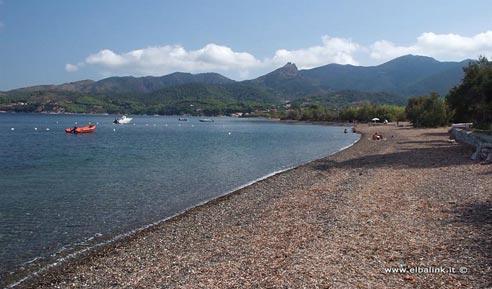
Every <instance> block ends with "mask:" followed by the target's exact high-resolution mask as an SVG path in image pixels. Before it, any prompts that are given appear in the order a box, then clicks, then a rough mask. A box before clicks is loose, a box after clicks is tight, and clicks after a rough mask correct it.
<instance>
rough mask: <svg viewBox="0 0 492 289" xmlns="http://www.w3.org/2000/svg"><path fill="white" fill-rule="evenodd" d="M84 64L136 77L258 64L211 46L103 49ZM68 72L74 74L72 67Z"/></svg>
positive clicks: (240, 53) (258, 62) (236, 68)
mask: <svg viewBox="0 0 492 289" xmlns="http://www.w3.org/2000/svg"><path fill="white" fill-rule="evenodd" d="M85 63H86V64H90V65H99V66H102V67H105V68H107V69H111V70H114V71H128V72H133V73H137V74H164V73H170V72H174V71H187V72H209V71H229V70H244V69H248V68H251V67H256V66H258V65H261V62H260V61H259V60H257V59H256V58H255V57H254V56H253V55H251V54H249V53H246V52H235V51H233V50H232V49H231V48H229V47H226V46H221V45H217V44H213V43H212V44H208V45H206V46H205V47H203V48H201V49H198V50H193V51H187V50H186V49H184V48H183V47H181V46H179V45H173V46H171V45H166V46H157V47H148V48H144V49H137V50H133V51H130V52H126V53H121V54H117V53H115V52H113V51H111V50H109V49H104V50H101V51H99V52H97V53H95V54H92V55H89V56H88V57H87V58H86V59H85ZM78 66H80V64H79V65H78ZM66 68H68V65H67V67H66ZM70 69H71V71H75V70H74V67H72V66H70ZM67 71H68V69H67Z"/></svg>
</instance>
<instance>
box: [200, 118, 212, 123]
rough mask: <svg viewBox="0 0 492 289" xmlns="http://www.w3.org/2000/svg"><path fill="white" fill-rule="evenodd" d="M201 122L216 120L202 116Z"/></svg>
mask: <svg viewBox="0 0 492 289" xmlns="http://www.w3.org/2000/svg"><path fill="white" fill-rule="evenodd" d="M200 122H214V120H213V119H210V118H202V119H200Z"/></svg>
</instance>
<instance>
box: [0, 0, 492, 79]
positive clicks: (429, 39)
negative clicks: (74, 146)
mask: <svg viewBox="0 0 492 289" xmlns="http://www.w3.org/2000/svg"><path fill="white" fill-rule="evenodd" d="M0 1H1V0H0ZM406 54H416V55H425V56H431V57H434V58H436V59H438V60H453V61H460V60H464V59H466V58H477V57H478V56H479V55H485V56H488V57H490V56H492V55H491V54H492V31H486V32H483V33H479V34H477V35H475V36H471V37H466V36H460V35H457V34H436V33H432V32H427V33H423V34H421V35H420V36H419V37H418V38H417V39H416V40H415V42H414V43H413V44H411V45H407V46H405V45H397V44H395V43H393V42H391V41H388V40H379V41H375V42H374V43H373V44H371V45H369V46H363V45H361V44H358V43H357V42H354V41H352V40H351V39H349V38H337V37H330V36H326V35H325V36H323V37H321V45H317V46H310V47H306V48H301V49H297V50H289V49H278V50H276V51H275V52H274V53H273V55H272V56H271V57H266V58H264V59H263V60H259V59H258V58H256V57H255V56H254V55H253V54H251V53H248V52H237V51H234V50H233V49H232V48H230V47H227V46H223V45H218V44H214V43H210V44H207V45H205V46H204V47H202V48H200V49H197V50H187V49H185V48H184V47H182V46H181V45H164V46H155V47H147V48H142V49H136V50H132V51H129V52H123V53H117V52H114V51H112V50H110V49H103V50H101V51H99V52H97V53H94V54H91V55H89V56H88V57H86V59H85V60H84V61H82V62H79V63H77V64H66V65H65V70H66V71H68V72H75V71H78V70H80V69H81V68H82V67H83V66H92V67H95V68H96V69H98V70H99V73H100V74H103V75H104V76H110V75H123V74H130V75H135V76H140V75H164V74H168V73H172V72H176V71H181V72H191V73H200V72H218V73H222V74H224V75H226V76H228V77H231V78H233V79H246V78H254V77H257V76H258V75H260V74H263V73H266V72H269V71H271V70H273V69H275V68H278V67H280V66H282V65H284V64H285V63H287V62H294V63H296V65H297V66H298V67H299V68H301V69H308V68H313V67H317V66H321V65H326V64H329V63H338V64H353V65H359V64H362V65H368V64H374V62H377V64H380V63H382V62H385V61H388V60H391V59H393V58H396V57H399V56H402V55H406Z"/></svg>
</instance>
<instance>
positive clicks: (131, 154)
mask: <svg viewBox="0 0 492 289" xmlns="http://www.w3.org/2000/svg"><path fill="white" fill-rule="evenodd" d="M114 118H115V116H94V115H36V114H0V276H2V275H4V274H5V273H6V272H12V271H14V270H17V271H18V270H19V267H20V266H22V268H24V269H25V270H28V269H29V267H30V266H34V265H33V264H36V263H39V262H40V260H45V261H47V260H51V261H53V260H55V259H56V258H59V257H60V256H63V254H68V253H70V252H73V251H74V250H80V248H83V247H84V246H91V245H93V244H95V243H97V242H101V241H103V240H107V239H108V238H111V237H112V236H115V235H118V234H122V233H125V232H128V231H130V230H132V229H135V228H138V227H141V226H144V225H146V224H149V223H152V222H155V221H158V220H161V219H164V218H166V217H169V216H171V215H173V214H176V213H178V212H180V211H182V210H184V209H186V208H189V207H190V206H193V205H196V204H198V203H200V202H203V201H206V200H209V199H211V198H214V197H217V196H219V195H222V194H224V193H227V192H229V191H231V190H233V189H235V188H237V187H239V186H242V185H244V184H246V183H249V182H251V181H254V180H256V179H258V178H261V177H263V176H265V175H268V174H270V173H272V172H275V171H279V170H283V169H286V168H289V167H292V166H295V165H298V164H301V163H304V162H307V161H310V160H314V159H316V158H320V157H322V156H325V155H328V154H331V153H333V152H336V151H338V150H340V149H341V148H342V147H345V146H348V145H350V144H352V143H353V142H354V141H356V139H358V135H355V134H351V133H349V134H344V133H343V128H340V127H327V126H318V125H293V124H283V123H278V122H273V121H267V120H260V119H253V120H250V119H235V118H215V122H213V123H201V122H199V121H198V118H193V117H190V118H189V120H188V121H187V122H183V121H178V120H177V117H163V116H159V117H157V116H133V118H134V119H133V123H134V124H127V125H114V124H112V120H113V119H114ZM75 122H77V124H78V126H82V125H86V124H89V123H92V124H97V129H96V132H95V133H93V134H82V135H72V134H66V133H65V132H64V128H66V127H73V126H74V124H75ZM12 128H13V129H14V130H12ZM35 128H37V130H36V129H35ZM47 129H49V130H47ZM40 257H41V258H40ZM32 260H36V262H30V261H32ZM4 276H5V275H4ZM1 283H2V282H0V284H1Z"/></svg>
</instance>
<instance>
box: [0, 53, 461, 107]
mask: <svg viewBox="0 0 492 289" xmlns="http://www.w3.org/2000/svg"><path fill="white" fill-rule="evenodd" d="M469 62H470V60H465V61H461V62H440V61H437V60H435V59H433V58H431V57H425V56H415V55H406V56H402V57H398V58H396V59H393V60H391V61H389V62H386V63H383V64H381V65H378V66H367V67H365V66H354V65H340V64H328V65H325V66H320V67H316V68H312V69H303V70H299V69H298V68H297V66H296V65H295V64H294V63H287V64H286V65H285V66H283V67H281V68H279V69H276V70H274V71H272V72H270V73H268V74H266V75H263V76H260V77H258V78H256V79H252V80H245V81H234V80H231V79H229V78H227V77H225V76H223V75H220V74H218V73H201V74H190V73H181V72H175V73H172V74H169V75H165V76H160V77H154V76H146V77H132V76H125V77H110V78H105V79H102V80H99V81H92V80H82V81H77V82H71V83H65V84H61V85H39V86H31V87H25V88H20V89H15V90H11V91H8V92H4V93H2V94H0V110H12V108H13V107H16V108H19V106H18V103H19V102H22V103H24V106H26V103H27V104H32V105H31V106H29V108H25V109H27V110H29V109H34V107H33V106H36V110H37V111H46V110H56V111H58V112H71V111H72V112H87V110H89V112H105V111H106V112H121V113H124V112H127V113H130V112H137V111H140V112H147V111H146V108H149V107H154V110H155V109H157V110H159V109H160V111H157V112H159V113H161V112H164V113H166V114H167V113H179V112H186V113H188V112H189V110H190V109H189V107H190V106H191V107H193V109H195V110H199V109H202V110H206V109H209V108H210V107H220V108H221V110H219V113H220V112H222V110H223V109H225V108H227V107H229V108H230V109H231V110H234V109H238V110H243V109H244V108H248V110H251V109H255V108H260V107H270V106H272V105H278V104H280V103H284V102H285V101H299V100H301V101H306V100H312V99H315V100H317V101H318V102H320V103H322V104H323V105H326V106H331V107H339V106H343V105H346V104H348V103H351V102H361V101H369V102H372V103H388V104H404V103H405V102H406V99H407V98H408V97H411V96H416V95H424V94H429V93H432V92H437V93H439V94H440V95H441V96H444V95H445V94H446V93H447V92H448V91H449V90H450V89H451V88H452V87H453V86H454V85H457V84H459V82H460V81H461V79H462V78H463V67H464V66H466V65H467V64H468V63H469ZM81 99H82V100H81ZM34 104H35V105H34ZM84 105H85V108H84V107H82V106H84ZM195 105H197V107H200V108H197V107H195ZM40 106H42V107H40ZM91 106H92V107H95V108H97V109H96V111H94V109H91V108H90V107H91ZM132 106H133V107H132ZM125 107H126V109H125ZM20 109H23V108H22V107H20ZM183 109H184V111H183ZM60 110H61V111H60ZM136 110H137V111H136ZM154 112H156V111H154ZM211 113H215V112H213V111H212V112H211Z"/></svg>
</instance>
